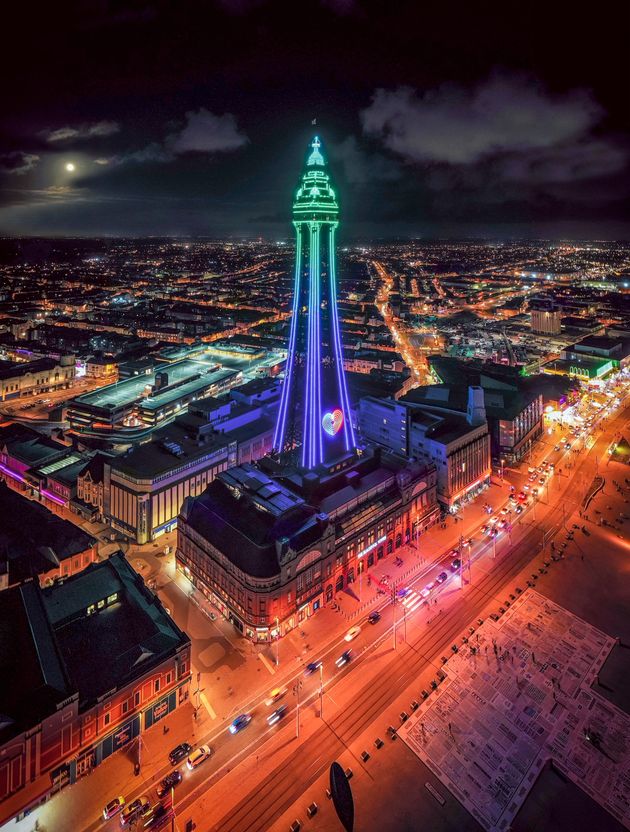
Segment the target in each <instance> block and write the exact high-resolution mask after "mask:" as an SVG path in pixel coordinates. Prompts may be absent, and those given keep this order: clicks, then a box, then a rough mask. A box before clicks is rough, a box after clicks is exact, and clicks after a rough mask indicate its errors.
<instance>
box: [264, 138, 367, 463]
mask: <svg viewBox="0 0 630 832" xmlns="http://www.w3.org/2000/svg"><path fill="white" fill-rule="evenodd" d="M293 225H294V227H295V233H296V252H295V289H294V296H293V315H292V318H291V330H290V334H289V346H288V356H287V365H286V373H285V381H284V385H283V388H282V397H281V401H280V409H279V412H278V421H277V424H276V430H275V434H274V448H275V450H276V451H278V452H279V453H280V454H282V455H286V456H288V457H293V458H294V459H295V460H296V461H297V462H299V463H300V464H301V465H302V467H303V468H307V469H312V468H316V467H317V466H319V465H322V464H324V465H330V464H332V463H334V462H335V461H336V460H338V459H340V458H341V457H343V456H345V455H347V454H348V453H349V452H353V451H354V449H355V439H354V431H353V428H352V423H351V420H350V403H349V398H348V388H347V386H346V378H345V374H344V368H343V347H342V344H341V335H340V332H339V317H338V311H337V276H336V269H335V231H336V230H337V226H338V225H339V205H338V203H337V197H336V194H335V191H334V190H333V188H332V186H331V183H330V176H329V174H328V169H327V165H326V160H325V158H324V156H323V154H322V151H321V142H320V140H319V139H318V138H317V136H315V138H314V139H313V141H312V142H311V145H310V152H309V155H308V158H307V161H306V166H305V168H304V171H303V173H302V177H301V179H300V183H299V186H298V190H297V193H296V195H295V200H294V202H293Z"/></svg>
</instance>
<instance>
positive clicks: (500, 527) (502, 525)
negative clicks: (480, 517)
mask: <svg viewBox="0 0 630 832" xmlns="http://www.w3.org/2000/svg"><path fill="white" fill-rule="evenodd" d="M507 524H508V521H507V520H501V521H500V522H499V523H498V528H499V529H504V528H505V527H506V526H507ZM495 531H496V529H495Z"/></svg>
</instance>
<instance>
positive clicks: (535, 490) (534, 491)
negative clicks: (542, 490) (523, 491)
mask: <svg viewBox="0 0 630 832" xmlns="http://www.w3.org/2000/svg"><path fill="white" fill-rule="evenodd" d="M532 494H533V495H534V497H537V496H538V489H537V488H532Z"/></svg>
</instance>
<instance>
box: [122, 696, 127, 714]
mask: <svg viewBox="0 0 630 832" xmlns="http://www.w3.org/2000/svg"><path fill="white" fill-rule="evenodd" d="M128 710H129V701H128V700H127V699H125V701H124V702H123V703H122V712H123V713H124V714H126V713H127V711H128Z"/></svg>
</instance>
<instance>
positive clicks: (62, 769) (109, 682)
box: [0, 553, 190, 825]
mask: <svg viewBox="0 0 630 832" xmlns="http://www.w3.org/2000/svg"><path fill="white" fill-rule="evenodd" d="M0 678H2V679H4V680H8V679H10V680H11V684H2V685H0V715H1V718H0V825H1V824H2V823H4V822H6V821H7V820H9V819H10V818H13V817H20V816H22V815H23V814H24V812H25V810H28V809H31V808H34V807H35V806H36V805H38V804H40V803H42V802H44V801H45V800H47V799H48V798H49V797H50V796H52V795H53V794H55V793H56V792H57V791H59V790H60V789H62V788H63V787H64V786H66V785H68V784H71V783H73V782H75V781H76V779H77V778H79V777H81V776H83V775H85V774H88V773H89V772H90V771H91V770H92V768H94V767H95V766H97V765H99V764H100V763H101V762H102V761H103V760H105V759H106V758H107V757H109V756H110V755H111V754H113V753H115V752H116V751H118V750H119V749H121V748H125V747H127V746H130V747H132V748H136V749H137V747H138V744H139V740H138V739H137V738H138V737H139V735H140V734H141V733H142V732H143V731H145V730H147V729H148V728H150V727H151V726H152V725H154V724H155V723H156V722H158V721H159V720H161V719H163V718H164V717H165V716H166V715H167V714H168V713H170V712H171V711H173V710H175V709H176V708H177V707H179V706H180V705H181V704H183V703H184V702H185V701H186V700H187V699H188V696H189V687H190V640H189V638H188V636H187V635H186V634H185V633H183V632H182V631H181V630H180V629H179V628H178V627H177V625H176V624H175V623H174V622H173V621H172V620H171V619H170V617H169V616H168V615H167V614H166V612H165V610H164V608H163V607H162V605H161V603H160V601H159V600H158V599H157V598H156V597H154V596H153V594H152V593H150V592H149V590H147V589H146V587H145V585H144V582H143V580H142V578H141V577H140V576H139V575H137V574H136V572H134V570H133V569H132V568H131V566H130V565H129V564H128V563H127V561H126V560H125V558H124V557H123V556H122V553H119V554H118V555H114V556H113V557H112V558H110V559H109V560H107V561H105V562H103V563H99V564H93V565H92V566H90V567H89V568H88V569H86V570H85V571H84V572H82V573H81V574H79V575H75V576H73V577H71V578H68V579H67V580H66V581H65V582H63V583H61V584H57V585H55V586H52V587H48V588H45V589H42V588H40V587H39V586H38V584H37V583H36V582H34V581H29V582H27V583H26V584H23V585H21V586H16V587H12V588H10V589H7V590H6V591H5V592H2V593H0ZM133 743H135V746H132V744H133Z"/></svg>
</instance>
